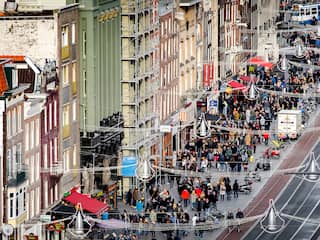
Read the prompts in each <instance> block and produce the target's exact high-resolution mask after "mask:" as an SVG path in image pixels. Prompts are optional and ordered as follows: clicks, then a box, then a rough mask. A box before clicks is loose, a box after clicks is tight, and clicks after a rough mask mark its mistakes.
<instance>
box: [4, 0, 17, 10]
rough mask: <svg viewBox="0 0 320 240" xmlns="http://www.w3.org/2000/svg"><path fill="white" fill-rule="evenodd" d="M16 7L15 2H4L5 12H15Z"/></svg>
mask: <svg viewBox="0 0 320 240" xmlns="http://www.w3.org/2000/svg"><path fill="white" fill-rule="evenodd" d="M17 9H18V4H17V3H16V2H8V1H5V2H4V11H6V12H16V11H17Z"/></svg>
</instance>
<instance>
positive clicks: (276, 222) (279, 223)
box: [260, 199, 285, 234]
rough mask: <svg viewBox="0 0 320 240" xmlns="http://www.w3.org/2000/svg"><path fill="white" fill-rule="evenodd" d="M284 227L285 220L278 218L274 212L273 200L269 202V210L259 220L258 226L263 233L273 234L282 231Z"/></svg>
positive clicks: (277, 214) (276, 212)
mask: <svg viewBox="0 0 320 240" xmlns="http://www.w3.org/2000/svg"><path fill="white" fill-rule="evenodd" d="M284 225H285V220H284V219H282V218H281V217H280V214H279V212H278V211H277V210H276V208H275V206H274V203H273V200H272V199H270V200H269V208H268V211H267V214H266V215H265V216H264V217H263V218H262V219H261V221H260V226H261V228H262V230H263V231H265V232H267V233H270V234H274V233H278V232H280V231H281V230H282V228H283V227H284Z"/></svg>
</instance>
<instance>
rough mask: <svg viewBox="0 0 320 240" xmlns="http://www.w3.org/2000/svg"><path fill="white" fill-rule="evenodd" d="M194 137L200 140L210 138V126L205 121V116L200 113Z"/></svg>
mask: <svg viewBox="0 0 320 240" xmlns="http://www.w3.org/2000/svg"><path fill="white" fill-rule="evenodd" d="M195 135H196V136H197V137H198V138H201V139H203V138H207V137H210V135H211V131H210V126H209V124H208V122H207V120H206V114H205V113H204V112H202V113H201V115H200V121H199V123H198V126H197V129H196V134H195Z"/></svg>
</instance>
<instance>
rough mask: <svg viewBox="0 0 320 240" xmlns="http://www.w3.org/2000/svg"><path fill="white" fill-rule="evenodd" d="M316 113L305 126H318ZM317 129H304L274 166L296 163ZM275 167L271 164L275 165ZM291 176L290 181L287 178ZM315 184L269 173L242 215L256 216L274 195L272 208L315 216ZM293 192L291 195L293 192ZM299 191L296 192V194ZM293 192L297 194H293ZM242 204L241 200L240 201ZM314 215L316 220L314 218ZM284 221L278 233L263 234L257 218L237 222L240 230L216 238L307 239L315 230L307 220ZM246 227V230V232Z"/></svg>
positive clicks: (314, 140)
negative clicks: (249, 221)
mask: <svg viewBox="0 0 320 240" xmlns="http://www.w3.org/2000/svg"><path fill="white" fill-rule="evenodd" d="M319 126H320V117H319V112H317V114H314V117H313V119H312V120H311V122H310V123H309V128H312V127H319ZM319 135H320V134H319V130H318V129H316V128H315V129H314V131H307V132H305V133H304V134H303V135H302V136H301V137H300V138H299V140H298V141H297V142H296V143H295V144H294V145H292V146H291V147H290V149H289V151H288V154H287V155H286V156H285V157H284V159H283V160H282V163H281V165H280V166H279V167H278V169H288V168H296V167H298V166H299V165H300V164H301V163H302V162H303V160H304V159H305V158H306V156H308V153H309V152H310V151H311V150H312V149H313V147H314V146H315V144H316V143H317V141H319ZM319 152H320V149H319V145H317V147H316V148H315V156H316V157H317V156H318V155H319ZM276 168H277V167H275V169H276ZM292 178H293V180H292V181H290V180H291V179H292ZM318 188H319V186H318V185H317V184H312V183H309V182H305V181H302V180H301V179H300V178H297V177H293V176H289V175H283V174H281V175H279V174H275V175H274V176H272V177H270V178H269V180H268V181H267V182H266V184H265V185H264V186H263V187H262V188H260V190H261V191H260V192H259V194H257V195H256V197H255V198H253V199H252V201H251V202H250V203H249V204H247V207H246V209H245V216H247V217H248V216H256V215H260V214H263V213H264V212H265V210H266V209H267V208H268V205H269V199H277V197H278V196H279V195H280V194H281V193H282V194H281V196H280V197H279V198H278V201H277V202H276V204H275V206H276V208H279V209H281V210H283V212H284V213H286V214H288V215H296V216H299V217H302V218H303V219H305V218H310V219H313V218H314V217H318V219H319V217H320V216H319V208H320V207H319V205H318V204H319V199H320V195H319V194H320V192H319V191H320V190H319V189H318ZM292 193H293V194H294V195H293V194H292ZM297 193H299V194H297ZM296 194H297V196H296ZM243 204H244V203H243ZM318 219H317V220H318ZM286 222H287V225H286V227H285V228H284V230H283V231H281V232H280V233H279V234H278V235H276V236H275V234H272V235H271V234H267V233H265V232H263V231H262V230H261V228H260V225H258V222H256V223H254V222H251V223H247V224H244V225H242V226H241V229H242V231H241V232H240V233H238V232H236V231H232V232H231V233H228V232H227V231H223V232H222V233H221V234H220V236H219V237H218V238H217V239H218V240H227V239H228V240H233V239H252V240H253V239H254V240H255V239H290V238H291V237H293V238H292V239H311V236H312V234H313V233H315V231H316V230H317V226H314V225H315V224H311V223H310V222H307V221H303V220H302V221H301V220H300V221H297V220H292V219H290V221H289V220H288V221H286ZM247 231H249V233H246V232H247Z"/></svg>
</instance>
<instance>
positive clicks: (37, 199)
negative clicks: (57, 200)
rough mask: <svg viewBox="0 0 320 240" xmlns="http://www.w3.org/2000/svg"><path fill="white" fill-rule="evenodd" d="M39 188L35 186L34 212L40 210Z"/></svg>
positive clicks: (37, 212)
mask: <svg viewBox="0 0 320 240" xmlns="http://www.w3.org/2000/svg"><path fill="white" fill-rule="evenodd" d="M39 199H40V189H39V187H37V188H36V214H39V212H40V201H39Z"/></svg>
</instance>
